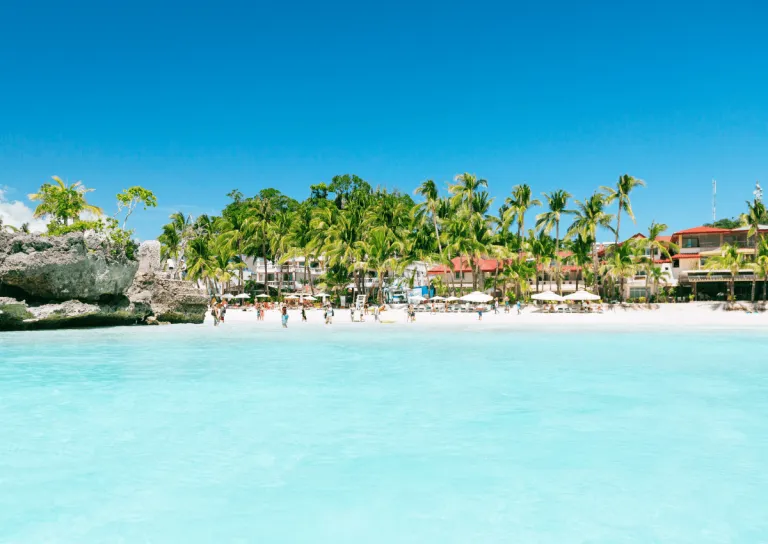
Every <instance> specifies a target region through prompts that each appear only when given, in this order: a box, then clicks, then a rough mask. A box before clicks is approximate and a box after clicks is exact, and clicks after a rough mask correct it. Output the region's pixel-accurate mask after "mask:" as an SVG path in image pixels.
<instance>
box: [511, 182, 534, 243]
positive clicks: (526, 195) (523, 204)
mask: <svg viewBox="0 0 768 544" xmlns="http://www.w3.org/2000/svg"><path fill="white" fill-rule="evenodd" d="M531 196H532V193H531V188H530V187H529V186H528V185H527V184H525V183H523V184H522V185H515V186H514V187H513V188H512V197H511V198H507V205H508V206H509V207H510V209H511V210H512V211H513V214H514V216H515V219H517V236H518V237H519V238H521V239H522V237H523V233H524V232H525V214H526V212H527V211H528V210H529V209H531V208H532V207H534V206H541V201H540V200H539V199H538V198H531Z"/></svg>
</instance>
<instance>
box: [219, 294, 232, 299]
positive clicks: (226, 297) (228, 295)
mask: <svg viewBox="0 0 768 544" xmlns="http://www.w3.org/2000/svg"><path fill="white" fill-rule="evenodd" d="M221 298H224V299H227V300H229V299H231V298H235V295H233V294H231V293H224V294H223V295H221Z"/></svg>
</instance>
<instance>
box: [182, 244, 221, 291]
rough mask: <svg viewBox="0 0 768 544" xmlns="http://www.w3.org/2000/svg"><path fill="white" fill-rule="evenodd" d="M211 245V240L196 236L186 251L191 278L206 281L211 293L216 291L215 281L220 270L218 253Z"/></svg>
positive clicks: (188, 273)
mask: <svg viewBox="0 0 768 544" xmlns="http://www.w3.org/2000/svg"><path fill="white" fill-rule="evenodd" d="M211 246H212V244H211V242H210V240H207V239H206V238H203V237H196V238H193V239H192V240H190V242H189V246H188V247H187V252H186V253H185V258H186V260H187V275H188V277H189V279H191V280H196V281H202V282H204V283H205V285H206V287H207V288H208V293H209V294H213V293H214V292H215V289H214V287H215V285H214V281H215V279H216V274H217V270H218V267H217V261H216V255H215V253H214V251H213V248H212V247H211Z"/></svg>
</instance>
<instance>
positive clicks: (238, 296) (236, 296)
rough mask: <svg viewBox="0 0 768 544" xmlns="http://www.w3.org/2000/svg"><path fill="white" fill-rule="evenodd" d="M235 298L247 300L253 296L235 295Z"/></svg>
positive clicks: (245, 294) (246, 294)
mask: <svg viewBox="0 0 768 544" xmlns="http://www.w3.org/2000/svg"><path fill="white" fill-rule="evenodd" d="M233 298H242V299H245V298H251V295H249V294H248V293H240V294H239V295H235V296H234V297H233Z"/></svg>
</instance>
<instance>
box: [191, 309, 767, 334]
mask: <svg viewBox="0 0 768 544" xmlns="http://www.w3.org/2000/svg"><path fill="white" fill-rule="evenodd" d="M289 315H290V318H289V321H288V326H289V327H306V326H325V325H324V320H323V312H322V310H317V309H312V310H308V311H307V323H302V322H301V315H300V312H299V311H298V310H290V311H289ZM381 319H382V321H383V322H382V323H376V321H374V318H373V315H368V316H366V318H365V322H363V323H360V322H352V321H351V319H350V312H349V310H348V309H339V308H336V309H335V316H334V319H333V325H332V326H333V327H356V328H357V327H380V326H389V327H392V326H395V327H404V326H407V327H425V328H432V327H444V326H452V325H453V326H461V327H462V328H464V327H467V328H469V327H483V328H493V329H497V328H498V329H529V328H535V329H541V330H545V329H547V328H550V329H552V328H554V329H576V330H578V329H582V328H585V329H595V328H598V329H602V328H608V329H613V330H615V329H619V330H624V331H632V330H638V329H643V330H647V329H659V330H670V331H672V330H678V329H681V328H682V329H734V330H739V329H752V330H753V329H756V328H757V329H765V330H766V331H768V312H763V313H749V314H748V313H746V312H744V311H726V310H724V309H723V307H722V304H717V303H704V302H701V303H689V304H660V305H656V306H655V307H654V308H648V307H645V306H639V305H630V306H626V307H620V306H615V307H610V306H606V307H605V312H604V313H602V314H543V313H539V311H538V309H536V308H533V307H529V308H526V309H524V310H523V313H522V314H521V315H517V312H516V311H515V310H514V309H512V311H511V313H509V314H505V313H504V312H503V309H502V310H500V311H499V313H498V314H494V313H493V312H486V313H484V314H483V319H482V321H480V320H478V316H477V314H476V313H460V314H454V313H449V314H443V313H438V314H430V313H429V312H419V313H417V314H416V322H415V323H409V322H408V321H407V319H406V314H405V311H404V310H388V311H386V312H384V313H383V314H382V317H381ZM205 322H206V324H208V325H211V326H212V325H213V321H212V318H211V316H210V315H207V316H206V321H205ZM243 324H253V325H254V326H267V327H273V326H277V327H279V326H280V314H279V312H278V311H277V310H269V311H267V312H266V316H265V319H264V321H263V322H260V321H257V319H256V313H255V312H254V311H245V312H244V311H242V310H238V309H236V308H230V309H229V310H228V311H227V314H226V324H225V326H227V325H238V326H239V325H243Z"/></svg>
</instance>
